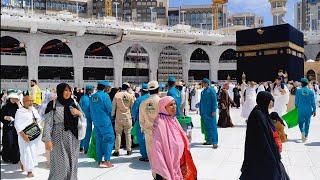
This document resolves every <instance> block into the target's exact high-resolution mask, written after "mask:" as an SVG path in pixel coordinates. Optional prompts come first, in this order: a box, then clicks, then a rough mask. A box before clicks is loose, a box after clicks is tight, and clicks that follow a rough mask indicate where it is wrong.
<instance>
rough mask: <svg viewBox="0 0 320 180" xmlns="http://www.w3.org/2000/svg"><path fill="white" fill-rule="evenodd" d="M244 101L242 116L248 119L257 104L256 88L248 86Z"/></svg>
mask: <svg viewBox="0 0 320 180" xmlns="http://www.w3.org/2000/svg"><path fill="white" fill-rule="evenodd" d="M244 97H245V98H244V103H243V106H242V111H241V117H243V118H245V119H248V117H249V115H250V113H251V111H252V110H253V108H254V107H255V106H256V105H257V103H256V98H257V93H256V88H255V87H254V88H252V87H247V88H246V90H245V94H244Z"/></svg>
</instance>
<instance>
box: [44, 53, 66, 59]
mask: <svg viewBox="0 0 320 180" xmlns="http://www.w3.org/2000/svg"><path fill="white" fill-rule="evenodd" d="M40 57H66V58H72V55H70V54H40Z"/></svg>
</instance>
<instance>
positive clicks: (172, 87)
mask: <svg viewBox="0 0 320 180" xmlns="http://www.w3.org/2000/svg"><path fill="white" fill-rule="evenodd" d="M168 85H169V90H168V92H167V96H171V97H173V98H174V100H175V101H176V105H177V112H176V116H177V118H178V117H180V116H182V114H181V92H180V91H179V90H178V89H177V88H176V78H175V77H173V76H169V78H168Z"/></svg>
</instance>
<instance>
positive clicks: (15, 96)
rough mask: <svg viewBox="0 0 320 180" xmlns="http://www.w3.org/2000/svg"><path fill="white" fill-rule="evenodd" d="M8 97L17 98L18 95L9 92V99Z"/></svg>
mask: <svg viewBox="0 0 320 180" xmlns="http://www.w3.org/2000/svg"><path fill="white" fill-rule="evenodd" d="M10 98H13V99H19V96H18V94H17V93H10V94H9V95H8V96H7V99H10Z"/></svg>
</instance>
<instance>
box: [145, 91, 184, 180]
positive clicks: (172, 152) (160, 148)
mask: <svg viewBox="0 0 320 180" xmlns="http://www.w3.org/2000/svg"><path fill="white" fill-rule="evenodd" d="M173 100H174V99H173V98H172V97H171V96H165V97H163V98H161V99H160V101H159V115H158V116H157V118H156V120H155V122H154V126H153V128H154V129H153V143H152V149H151V152H150V153H151V155H150V164H151V168H152V171H153V172H154V173H156V174H159V175H160V176H162V177H163V178H165V179H183V176H182V173H181V169H180V159H181V157H182V155H183V150H184V143H183V139H182V138H185V140H186V142H187V141H188V140H187V137H186V136H185V134H184V132H183V130H182V128H181V126H180V125H179V124H178V121H177V119H176V117H172V116H169V114H168V112H167V110H166V106H167V105H168V104H169V103H170V102H172V101H173ZM188 146H189V145H187V147H188Z"/></svg>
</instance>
